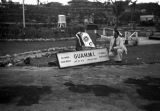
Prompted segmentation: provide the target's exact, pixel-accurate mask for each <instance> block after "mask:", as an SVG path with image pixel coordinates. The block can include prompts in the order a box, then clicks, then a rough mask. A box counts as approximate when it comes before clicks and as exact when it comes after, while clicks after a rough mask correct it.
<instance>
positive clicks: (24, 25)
mask: <svg viewBox="0 0 160 111" xmlns="http://www.w3.org/2000/svg"><path fill="white" fill-rule="evenodd" d="M22 7H23V28H25V27H26V24H25V9H24V0H23V4H22Z"/></svg>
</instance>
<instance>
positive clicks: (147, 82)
mask: <svg viewBox="0 0 160 111" xmlns="http://www.w3.org/2000/svg"><path fill="white" fill-rule="evenodd" d="M125 83H127V84H134V85H136V86H138V88H137V93H138V94H139V95H140V96H141V97H142V98H143V99H147V100H149V101H150V104H148V105H144V106H142V109H145V110H146V111H160V78H152V77H148V76H147V77H144V78H142V79H133V78H129V79H127V80H126V81H125Z"/></svg>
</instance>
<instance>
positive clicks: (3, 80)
mask: <svg viewBox="0 0 160 111" xmlns="http://www.w3.org/2000/svg"><path fill="white" fill-rule="evenodd" d="M159 67H160V64H150V65H147V64H146V65H138V66H133V65H130V66H126V65H123V66H119V65H109V66H108V65H96V66H93V65H90V66H77V67H72V68H66V69H59V68H57V67H10V68H1V69H0V111H2V109H3V111H159V110H160V107H159V106H160V96H159V93H160V89H159V87H160V75H159V72H160V68H159Z"/></svg>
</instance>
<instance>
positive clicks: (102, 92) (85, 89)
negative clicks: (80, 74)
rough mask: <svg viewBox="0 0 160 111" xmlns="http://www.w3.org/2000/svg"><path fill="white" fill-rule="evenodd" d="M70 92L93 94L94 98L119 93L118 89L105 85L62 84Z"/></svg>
mask: <svg viewBox="0 0 160 111" xmlns="http://www.w3.org/2000/svg"><path fill="white" fill-rule="evenodd" d="M64 85H65V86H67V87H68V89H69V90H70V91H71V92H74V93H93V94H94V95H95V96H109V95H110V94H111V93H120V92H121V91H120V90H119V89H116V88H113V87H109V86H106V85H84V84H77V85H76V84H73V83H72V82H66V83H64Z"/></svg>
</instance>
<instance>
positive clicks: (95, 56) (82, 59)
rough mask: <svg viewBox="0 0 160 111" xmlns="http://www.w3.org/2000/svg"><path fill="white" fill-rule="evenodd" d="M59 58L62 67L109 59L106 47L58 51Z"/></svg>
mask: <svg viewBox="0 0 160 111" xmlns="http://www.w3.org/2000/svg"><path fill="white" fill-rule="evenodd" d="M57 58H58V62H59V67H60V68H65V67H70V66H77V65H83V64H90V63H96V62H103V61H108V60H109V57H108V51H107V49H106V48H104V49H94V50H85V51H76V52H66V53H58V54H57Z"/></svg>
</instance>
